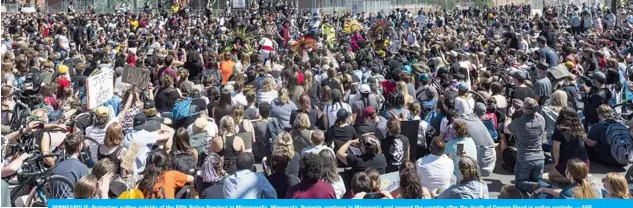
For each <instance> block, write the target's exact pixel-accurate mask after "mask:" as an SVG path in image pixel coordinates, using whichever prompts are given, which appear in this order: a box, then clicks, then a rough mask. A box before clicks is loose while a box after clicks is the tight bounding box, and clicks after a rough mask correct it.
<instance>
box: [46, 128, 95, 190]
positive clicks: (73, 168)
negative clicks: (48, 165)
mask: <svg viewBox="0 0 633 208" xmlns="http://www.w3.org/2000/svg"><path fill="white" fill-rule="evenodd" d="M83 148H84V136H83V135H81V134H74V133H73V134H69V135H68V136H66V139H65V140H64V149H65V150H66V155H70V156H69V157H68V158H66V159H64V160H63V161H61V162H60V163H59V164H58V165H57V166H55V168H53V171H52V172H51V175H58V176H63V177H65V178H66V179H68V180H69V181H70V182H71V183H72V184H76V183H77V182H78V181H79V179H81V178H83V177H84V176H86V175H88V174H89V171H88V166H86V165H85V164H84V163H82V162H81V161H79V154H81V150H82V149H83ZM65 186H66V185H65V184H64V183H53V188H54V190H63V191H64V193H56V194H53V196H60V197H64V198H65V197H72V193H66V192H67V191H70V190H69V189H68V187H65ZM53 192H55V191H53Z"/></svg>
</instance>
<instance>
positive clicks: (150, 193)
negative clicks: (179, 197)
mask: <svg viewBox="0 0 633 208" xmlns="http://www.w3.org/2000/svg"><path fill="white" fill-rule="evenodd" d="M147 161H148V164H147V168H145V171H144V172H143V179H142V180H141V181H140V182H139V186H138V188H139V189H141V190H143V191H144V193H145V198H147V199H174V198H175V197H176V189H177V188H182V187H183V186H184V185H185V184H186V183H192V182H193V176H191V175H186V174H184V173H182V172H179V171H175V170H171V164H169V156H168V155H167V152H165V150H162V149H156V150H153V151H152V152H150V153H149V155H148V156H147Z"/></svg>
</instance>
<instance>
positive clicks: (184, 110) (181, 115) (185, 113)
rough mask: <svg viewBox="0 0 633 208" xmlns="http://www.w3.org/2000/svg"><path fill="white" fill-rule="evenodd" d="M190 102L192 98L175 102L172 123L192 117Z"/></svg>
mask: <svg viewBox="0 0 633 208" xmlns="http://www.w3.org/2000/svg"><path fill="white" fill-rule="evenodd" d="M191 101H193V98H191V97H187V98H185V99H182V100H179V101H178V102H176V104H175V105H174V110H173V111H172V116H173V120H174V121H178V120H182V119H186V118H189V116H192V115H193V113H191V111H192V110H191Z"/></svg>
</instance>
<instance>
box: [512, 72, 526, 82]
mask: <svg viewBox="0 0 633 208" xmlns="http://www.w3.org/2000/svg"><path fill="white" fill-rule="evenodd" d="M512 77H513V78H515V79H518V80H519V81H521V82H523V80H526V79H527V78H528V75H527V73H525V72H524V71H515V72H514V73H512Z"/></svg>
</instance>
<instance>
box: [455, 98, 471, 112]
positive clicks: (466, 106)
mask: <svg viewBox="0 0 633 208" xmlns="http://www.w3.org/2000/svg"><path fill="white" fill-rule="evenodd" d="M474 108H475V99H473V97H472V96H470V95H469V96H468V97H467V98H464V97H462V96H459V97H456V98H455V110H457V113H458V114H459V115H467V114H471V113H473V110H474Z"/></svg>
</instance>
